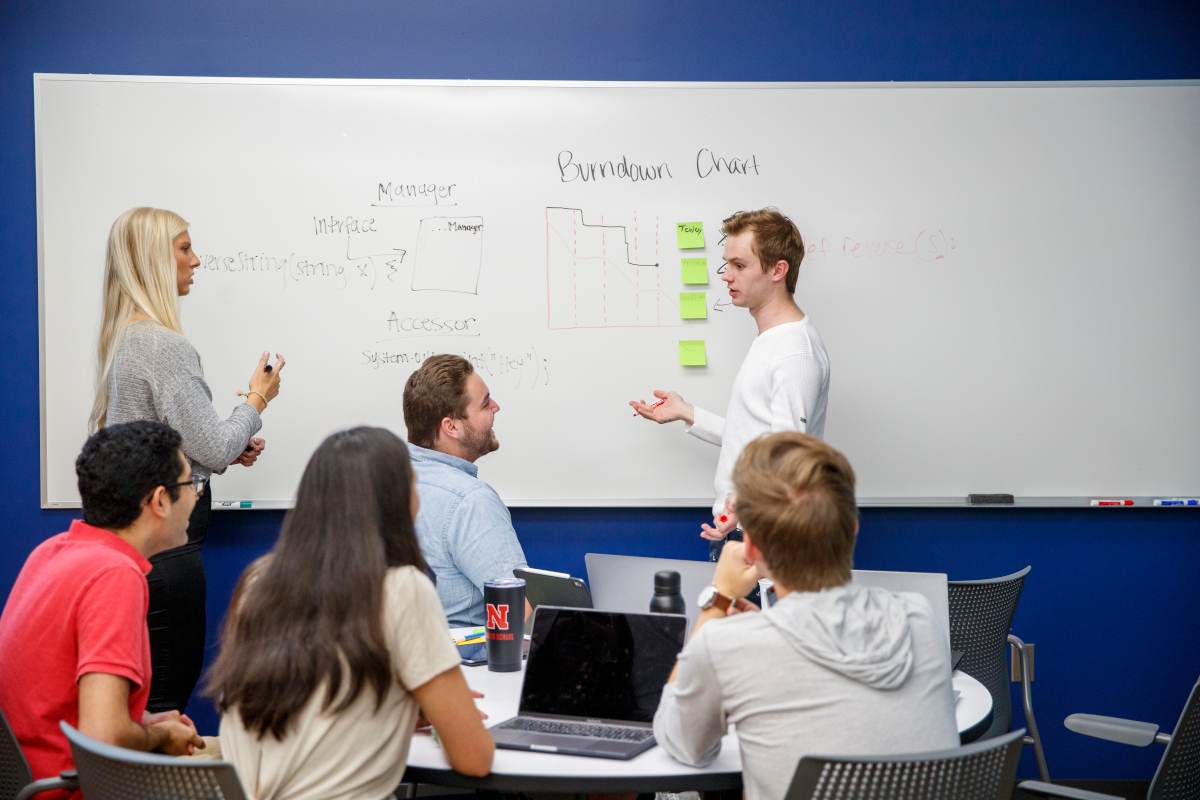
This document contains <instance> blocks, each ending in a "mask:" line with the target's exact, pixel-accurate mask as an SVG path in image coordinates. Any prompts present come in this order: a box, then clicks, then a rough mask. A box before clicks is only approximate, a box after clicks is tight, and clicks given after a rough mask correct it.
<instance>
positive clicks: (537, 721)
mask: <svg viewBox="0 0 1200 800" xmlns="http://www.w3.org/2000/svg"><path fill="white" fill-rule="evenodd" d="M686 632H687V619H686V618H684V617H682V616H678V615H675V614H649V613H646V614H630V613H621V612H609V611H594V610H590V609H580V608H558V607H553V606H545V605H543V606H540V607H539V608H538V609H537V611H535V612H534V622H533V633H532V636H531V642H530V647H529V662H528V663H527V664H526V666H525V680H524V683H523V684H522V685H521V704H520V708H519V710H518V712H517V716H515V717H513V718H512V719H508V720H505V721H504V722H501V723H500V724H498V725H496V726H494V727H492V728H490V729H489V731H490V733H491V734H492V738H493V739H495V741H496V746H497V747H502V748H507V749H509V750H533V751H536V752H543V753H564V754H568V755H577V756H592V757H596V758H616V759H630V758H633V757H634V756H636V755H637V754H638V753H641V752H644V751H646V750H649V749H650V748H651V747H653V746H654V743H655V742H654V712H655V711H656V710H657V709H658V700H659V697H660V696H661V695H662V689H663V686H664V685H665V684H666V682H667V678H669V677H670V675H671V670H672V669H673V668H674V666H675V659H676V658H677V657H678V656H679V651H680V650H682V649H683V643H684V635H685V634H686Z"/></svg>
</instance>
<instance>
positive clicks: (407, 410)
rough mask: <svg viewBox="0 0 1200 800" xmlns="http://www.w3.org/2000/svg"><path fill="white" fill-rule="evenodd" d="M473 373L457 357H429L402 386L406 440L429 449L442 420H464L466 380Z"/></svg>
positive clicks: (461, 358) (463, 360) (468, 362)
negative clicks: (406, 430)
mask: <svg viewBox="0 0 1200 800" xmlns="http://www.w3.org/2000/svg"><path fill="white" fill-rule="evenodd" d="M474 371H475V370H474V369H473V368H472V367H471V362H470V361H467V360H466V359H465V358H463V357H461V356H451V355H443V356H431V357H430V358H427V359H425V363H423V364H421V366H420V367H419V368H418V369H417V371H416V372H414V373H413V374H412V375H409V376H408V381H406V382H405V384H404V426H405V427H406V428H408V441H409V442H411V443H412V444H415V445H416V446H417V447H425V448H429V449H432V448H433V445H434V443H435V442H437V436H438V429H440V428H441V427H442V420H444V419H445V418H446V417H450V418H451V419H466V417H467V378H468V377H469V376H470V375H471V373H472V372H474Z"/></svg>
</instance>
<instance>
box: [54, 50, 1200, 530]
mask: <svg viewBox="0 0 1200 800" xmlns="http://www.w3.org/2000/svg"><path fill="white" fill-rule="evenodd" d="M43 81H86V82H112V83H188V84H244V85H287V86H453V87H479V88H489V87H514V86H520V87H548V88H571V89H609V88H645V89H670V88H680V89H683V88H686V89H898V90H903V89H1013V88H1019V89H1059V88H1070V87H1078V88H1125V87H1166V86H1200V79H1174V80H1125V81H899V82H897V81H862V82H853V81H847V82H837V81H821V82H805V81H770V82H753V81H516V80H470V79H466V80H442V79H425V80H417V79H411V80H410V79H358V78H247V77H198V76H165V75H93V74H90V73H89V74H74V73H59V72H35V73H33V115H34V168H35V170H36V192H35V194H36V203H37V258H38V406H39V442H40V450H41V452H40V457H39V466H40V474H41V481H40V484H41V507H42V508H43V509H63V508H80V507H81V503H78V502H69V503H64V502H50V501H49V499H48V477H47V471H48V464H47V452H46V450H47V445H46V336H45V319H46V292H45V274H44V262H45V257H44V256H45V237H44V233H43V210H42V202H43V197H42V131H41V127H40V125H39V121H40V119H41V85H42V82H43ZM980 488H981V489H987V490H988V491H994V490H996V489H1003V488H1004V487H980ZM1093 499H1095V498H1092V497H1016V498H1015V502H1014V503H1013V504H1011V505H1009V504H1004V505H979V506H973V505H971V504H970V503H969V502H968V500H967V498H966V497H859V498H858V499H857V502H858V505H859V507H860V508H872V507H884V508H887V507H915V508H993V509H994V508H1077V507H1090V506H1091V501H1092V500H1093ZM1105 499H1107V498H1105ZM1114 499H1116V498H1114ZM1120 499H1123V500H1133V506H1132V507H1134V508H1146V507H1152V508H1153V507H1157V506H1154V500H1155V499H1156V498H1155V497H1122V498H1120ZM504 502H505V504H506V505H508V506H511V507H529V508H539V507H540V508H697V509H699V508H705V509H707V508H709V507H710V506H711V500H709V499H705V498H695V497H690V498H642V499H628V498H587V499H579V498H556V499H544V498H505V499H504ZM293 505H294V501H293V500H268V501H254V502H253V503H251V504H249V505H243V504H242V503H240V502H238V501H229V502H227V503H220V504H218V503H214V504H213V509H214V510H230V511H233V510H243V511H244V510H272V509H289V508H292V507H293ZM1129 507H1130V506H1125V508H1129ZM1167 508H1171V507H1169V506H1168V507H1167Z"/></svg>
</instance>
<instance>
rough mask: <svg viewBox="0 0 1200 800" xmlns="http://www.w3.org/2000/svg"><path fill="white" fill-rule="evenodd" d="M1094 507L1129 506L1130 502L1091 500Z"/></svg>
mask: <svg viewBox="0 0 1200 800" xmlns="http://www.w3.org/2000/svg"><path fill="white" fill-rule="evenodd" d="M1092 505H1094V506H1131V505H1133V501H1132V500H1093V501H1092Z"/></svg>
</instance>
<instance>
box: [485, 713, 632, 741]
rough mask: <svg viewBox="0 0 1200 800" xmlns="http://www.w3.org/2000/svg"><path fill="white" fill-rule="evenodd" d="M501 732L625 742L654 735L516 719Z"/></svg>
mask: <svg viewBox="0 0 1200 800" xmlns="http://www.w3.org/2000/svg"><path fill="white" fill-rule="evenodd" d="M496 728H497V729H500V730H510V731H529V732H532V733H561V734H566V735H568V736H587V737H589V738H592V739H616V740H619V741H623V742H644V741H646V740H647V739H649V738H650V737H652V736H653V735H654V731H653V730H651V729H650V728H625V727H622V726H620V725H603V724H601V723H598V722H564V721H560V720H551V719H531V718H529V717H514V718H513V719H510V720H508V721H507V722H503V723H501V724H499V725H497V726H496Z"/></svg>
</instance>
